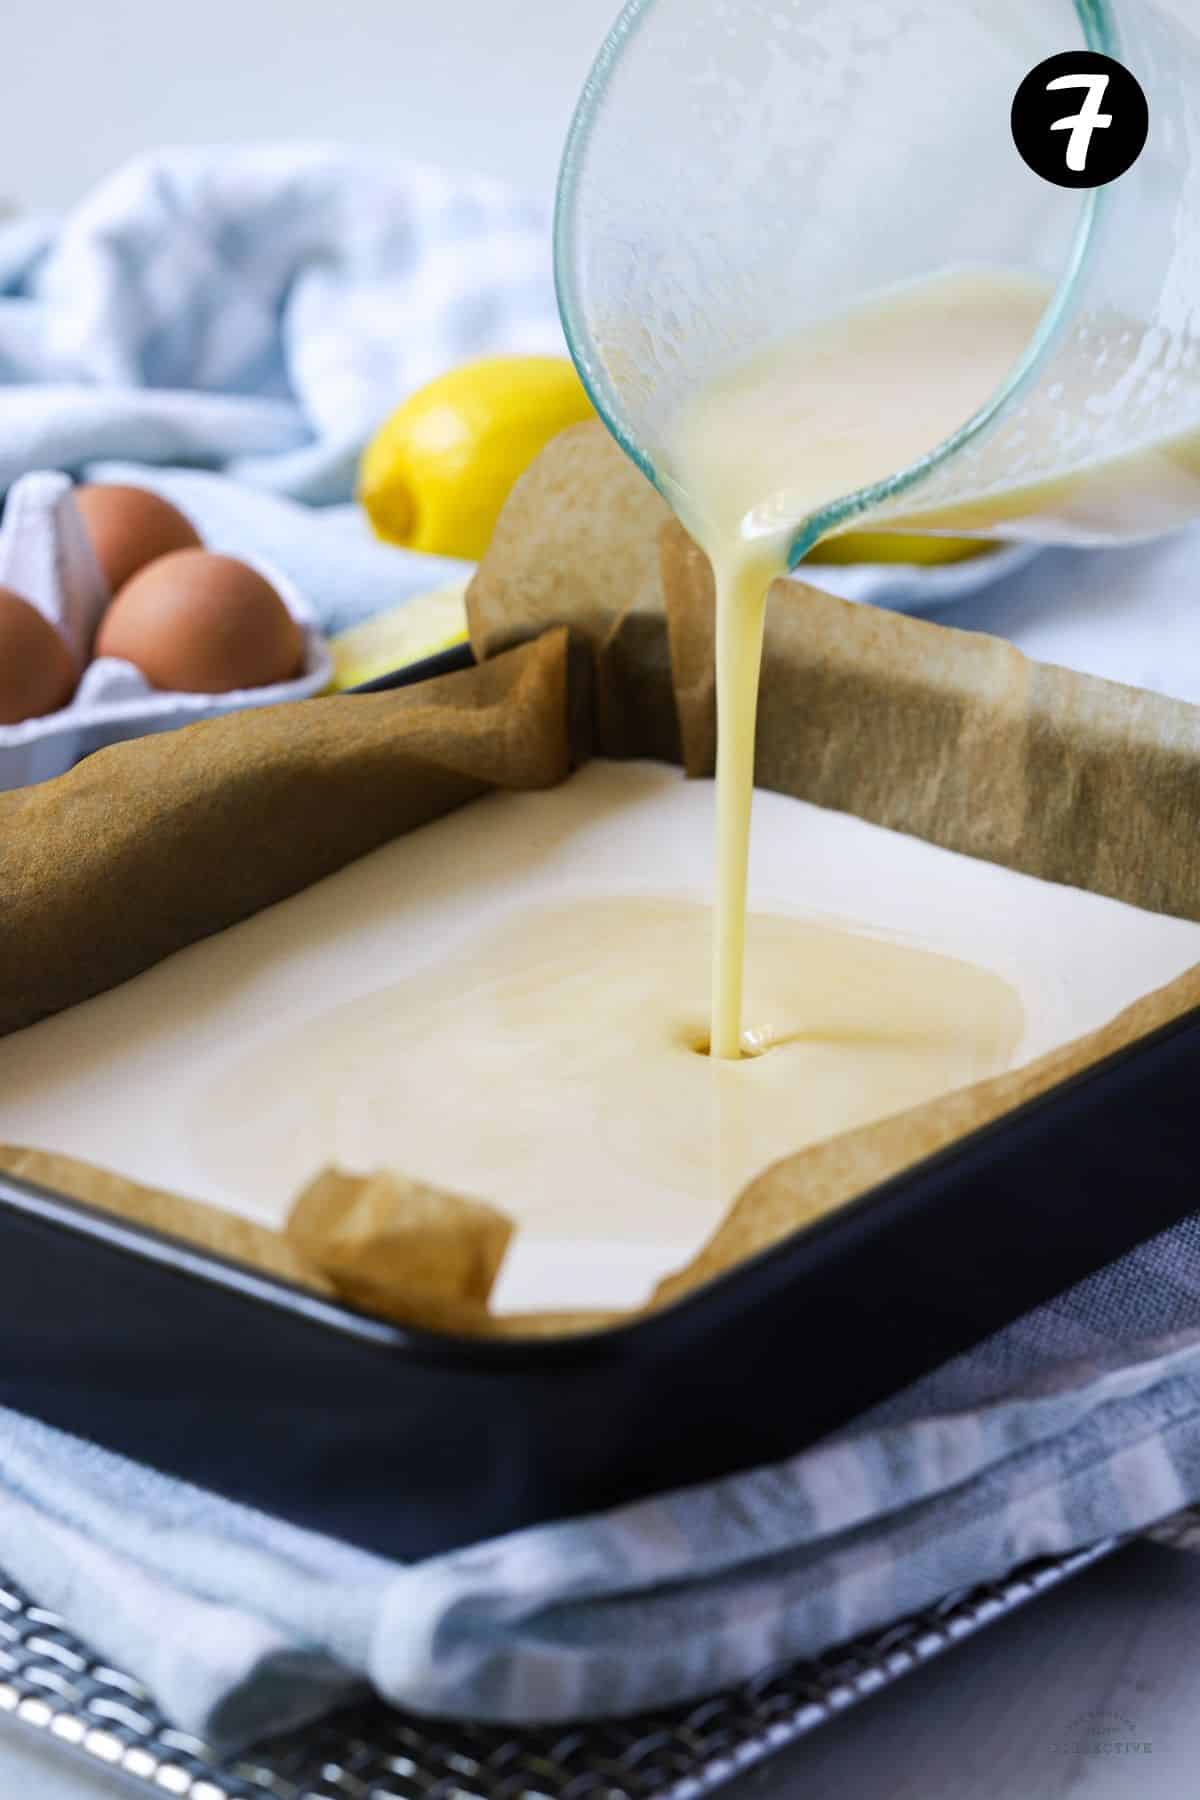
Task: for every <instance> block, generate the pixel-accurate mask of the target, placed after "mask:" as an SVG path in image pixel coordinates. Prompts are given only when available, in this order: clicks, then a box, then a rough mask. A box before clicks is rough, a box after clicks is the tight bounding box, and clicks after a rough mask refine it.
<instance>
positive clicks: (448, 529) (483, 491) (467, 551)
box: [358, 356, 593, 562]
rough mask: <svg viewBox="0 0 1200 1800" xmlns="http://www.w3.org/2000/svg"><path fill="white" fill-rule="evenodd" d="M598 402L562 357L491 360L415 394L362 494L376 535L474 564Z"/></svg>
mask: <svg viewBox="0 0 1200 1800" xmlns="http://www.w3.org/2000/svg"><path fill="white" fill-rule="evenodd" d="M591 417H593V411H592V403H591V401H590V400H589V399H588V397H587V394H586V393H585V392H584V388H583V383H582V382H581V381H580V379H579V377H578V375H577V374H576V373H575V370H574V367H573V366H572V365H571V363H569V362H567V361H566V359H565V358H563V357H556V356H489V357H485V358H483V359H482V360H481V361H478V362H471V363H464V364H463V366H462V367H461V368H458V369H451V370H449V371H448V372H447V373H446V374H445V375H439V376H438V377H437V379H436V380H434V381H431V382H429V383H428V385H427V386H425V387H423V388H420V389H418V391H417V392H416V393H415V394H411V395H410V396H409V398H408V399H407V400H406V401H405V402H404V404H403V406H401V407H399V408H398V409H397V411H396V412H394V413H393V414H392V416H391V418H390V419H388V420H387V421H386V422H385V423H384V424H383V425H382V426H381V427H380V429H379V431H378V432H377V433H376V435H375V437H374V438H373V439H372V441H371V443H370V444H369V445H368V446H367V449H366V451H365V453H364V455H363V459H362V465H361V467H360V470H359V488H358V492H359V498H360V500H361V501H362V504H363V506H364V507H365V508H366V511H367V516H368V518H369V519H370V521H371V524H372V526H373V527H374V530H375V532H376V534H377V536H379V537H381V538H383V539H384V540H385V542H387V543H390V544H402V545H404V547H405V548H406V549H409V550H424V551H427V552H429V553H430V554H432V555H436V556H460V557H463V558H465V559H467V560H469V561H472V562H475V561H478V559H479V558H480V557H481V556H482V555H483V553H484V551H485V550H486V549H487V547H488V544H489V542H490V541H491V536H492V532H493V530H494V528H495V524H496V520H497V519H498V518H499V516H500V509H501V507H502V506H503V505H504V502H505V500H506V499H507V498H508V495H509V492H510V491H511V489H512V487H513V484H514V483H515V482H516V480H517V479H518V477H519V476H521V475H522V474H524V472H525V470H526V469H527V468H528V467H529V465H530V463H531V462H532V461H533V460H534V458H535V457H536V456H537V455H538V454H539V452H540V451H541V450H543V449H544V448H545V446H546V445H547V444H548V443H549V442H550V439H551V438H553V437H557V436H558V434H559V432H560V431H565V430H566V428H567V426H568V425H577V424H578V423H579V422H580V420H582V419H589V418H591Z"/></svg>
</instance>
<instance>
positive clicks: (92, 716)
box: [0, 471, 333, 791]
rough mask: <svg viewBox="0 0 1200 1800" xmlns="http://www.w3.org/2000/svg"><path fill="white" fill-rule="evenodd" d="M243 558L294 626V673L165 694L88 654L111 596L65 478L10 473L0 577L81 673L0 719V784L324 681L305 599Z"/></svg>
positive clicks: (327, 660) (126, 668)
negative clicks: (56, 696)
mask: <svg viewBox="0 0 1200 1800" xmlns="http://www.w3.org/2000/svg"><path fill="white" fill-rule="evenodd" d="M243 560H244V561H245V562H247V563H249V564H250V565H251V567H253V568H255V569H257V570H258V572H259V574H261V575H262V576H264V577H265V579H266V580H267V581H269V582H270V584H271V586H272V587H273V588H274V589H275V591H276V593H277V594H278V595H279V597H280V599H281V600H282V601H283V603H284V605H285V606H286V607H287V609H288V611H289V612H290V613H291V615H292V617H293V618H294V619H295V620H296V623H297V624H298V625H299V626H300V628H301V630H302V631H303V633H304V669H303V672H302V673H301V674H300V675H298V676H296V677H295V678H294V679H293V680H291V681H280V682H276V683H273V684H272V685H271V686H270V687H258V688H241V689H237V690H236V691H234V692H232V693H228V694H185V693H166V692H164V691H162V690H161V689H158V688H154V687H152V686H151V685H150V683H149V682H148V681H147V680H146V677H145V676H144V675H143V674H142V673H141V671H140V670H139V669H135V668H134V666H133V664H132V663H128V662H124V661H122V660H120V659H119V658H117V657H114V656H102V657H98V658H97V659H96V660H95V661H94V662H88V656H89V653H90V650H91V645H92V640H93V638H94V637H95V634H96V628H97V626H98V625H99V623H100V619H101V617H102V615H103V613H104V611H105V609H106V608H107V607H108V605H109V604H110V602H111V599H112V595H111V594H110V593H109V590H108V585H107V583H106V582H105V579H104V576H103V574H102V573H101V571H100V567H99V564H98V563H97V561H96V558H95V556H94V555H93V552H92V547H91V544H90V542H89V540H88V536H87V532H86V530H85V529H84V524H83V518H82V515H81V513H80V511H79V508H78V506H77V505H76V503H75V497H74V492H73V488H72V483H71V480H70V477H69V476H66V475H60V474H58V473H57V472H54V471H45V472H38V473H35V474H31V475H26V476H24V477H23V478H22V479H21V480H20V481H18V482H17V483H16V484H15V486H14V487H13V488H12V489H11V490H10V492H9V496H8V501H7V504H6V506H5V509H4V521H3V526H2V527H0V586H2V587H7V588H11V589H12V590H13V592H14V593H17V594H20V595H21V597H22V599H25V600H28V601H29V602H30V603H31V604H32V605H33V606H35V607H36V608H37V610H38V611H39V612H40V613H41V614H42V615H43V617H44V618H46V619H48V620H49V622H50V623H51V624H52V625H53V626H55V627H56V628H57V630H58V631H59V632H60V633H61V635H62V636H63V637H64V638H65V640H66V642H67V644H68V646H69V648H70V649H71V651H72V653H73V654H74V657H75V660H76V664H77V666H78V667H79V668H81V669H82V671H83V672H82V676H81V679H80V682H79V686H78V688H77V689H76V691H75V694H74V697H73V698H72V699H71V701H70V702H69V704H68V705H66V706H64V707H62V708H60V710H59V711H58V712H55V713H48V714H47V715H46V716H45V717H44V718H38V719H25V720H23V721H22V722H21V723H20V724H19V725H0V791H2V790H5V789H9V788H18V787H28V786H30V785H31V784H32V783H33V782H37V781H49V780H50V779H51V778H52V777H53V776H55V775H62V774H64V773H65V772H66V770H68V769H70V768H73V767H74V765H75V764H76V763H77V762H78V761H79V760H80V759H81V758H82V757H84V756H90V755H91V753H92V751H93V750H100V749H103V747H104V746H105V745H106V744H116V743H121V742H123V741H124V740H125V739H126V738H136V737H145V736H148V735H149V734H150V733H151V732H157V731H174V730H176V729H178V727H179V726H181V725H193V724H195V723H196V721H197V720H199V719H215V718H217V717H219V716H220V715H221V714H223V713H231V712H243V711H245V710H246V709H248V708H249V707H253V706H274V705H277V704H278V703H279V702H280V701H283V700H304V699H307V698H308V697H309V696H310V695H312V694H319V693H320V692H321V690H322V689H323V688H325V687H327V686H328V685H329V682H330V680H331V678H332V675H333V661H332V658H331V656H330V652H329V648H328V646H327V644H326V643H325V640H324V639H323V638H322V636H321V634H320V632H319V631H318V629H317V624H316V616H315V614H314V612H313V609H312V607H311V606H310V605H309V603H308V601H307V600H306V599H305V597H304V596H303V594H301V593H300V592H299V590H298V589H297V587H296V586H295V583H294V582H292V581H290V580H289V579H288V578H287V576H285V575H282V574H281V573H280V571H279V570H278V569H275V568H272V567H271V566H270V565H269V564H267V563H266V562H264V561H262V560H261V559H259V558H256V557H252V556H247V557H244V558H243ZM85 665H86V666H85Z"/></svg>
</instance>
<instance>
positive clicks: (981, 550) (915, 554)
mask: <svg viewBox="0 0 1200 1800" xmlns="http://www.w3.org/2000/svg"><path fill="white" fill-rule="evenodd" d="M999 548H1000V545H999V544H993V543H990V542H989V541H988V540H987V539H986V538H963V537H924V536H919V535H918V534H917V533H916V532H911V531H846V532H842V533H840V534H839V535H838V536H837V537H831V538H826V539H824V541H823V542H822V543H819V544H818V545H817V546H816V548H815V549H813V550H810V551H809V553H808V555H807V556H806V557H805V559H804V560H805V562H810V563H916V564H919V565H920V566H922V567H924V568H932V567H934V566H935V565H936V564H938V563H956V562H965V561H966V560H967V558H968V557H972V556H986V555H987V554H988V553H989V552H990V551H994V550H998V549H999Z"/></svg>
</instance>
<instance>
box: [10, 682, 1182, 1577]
mask: <svg viewBox="0 0 1200 1800" xmlns="http://www.w3.org/2000/svg"><path fill="white" fill-rule="evenodd" d="M468 657H469V652H467V651H466V650H465V649H463V650H455V651H450V652H447V653H443V654H442V655H441V656H439V657H437V658H434V659H432V660H431V662H430V663H428V664H422V665H419V666H418V667H416V668H414V669H412V670H408V671H404V672H403V673H402V674H401V675H399V676H397V677H391V678H385V681H384V682H382V683H374V684H372V685H373V686H375V687H379V686H386V685H392V686H395V685H400V684H401V683H406V682H408V681H412V680H417V679H421V678H423V677H425V676H427V675H430V674H435V673H443V672H445V671H446V670H447V669H448V668H451V667H457V666H461V665H462V663H463V662H464V661H466V660H467V659H468ZM346 704H347V705H352V704H353V699H352V698H349V697H348V698H347V701H346ZM1198 1092H1200V1009H1197V1010H1196V1011H1195V1012H1193V1013H1190V1014H1188V1015H1187V1016H1186V1017H1184V1018H1183V1019H1180V1020H1178V1021H1176V1022H1174V1023H1173V1024H1171V1025H1169V1026H1167V1027H1164V1028H1163V1029H1162V1030H1160V1031H1158V1032H1156V1033H1154V1034H1153V1035H1152V1036H1150V1037H1148V1038H1145V1039H1143V1040H1141V1041H1140V1042H1139V1043H1137V1044H1135V1045H1132V1046H1130V1047H1128V1048H1127V1049H1125V1050H1123V1051H1121V1052H1120V1053H1118V1054H1117V1055H1115V1056H1113V1057H1111V1058H1109V1059H1107V1060H1106V1061H1105V1062H1103V1063H1100V1064H1097V1065H1096V1066H1094V1067H1093V1068H1091V1069H1088V1070H1086V1071H1084V1072H1083V1073H1081V1074H1079V1075H1077V1076H1075V1077H1074V1078H1073V1079H1072V1080H1070V1081H1068V1082H1066V1083H1064V1084H1062V1085H1061V1086H1060V1087H1058V1088H1056V1089H1054V1090H1053V1091H1052V1092H1050V1093H1048V1094H1044V1095H1042V1096H1040V1097H1039V1098H1037V1099H1035V1100H1033V1101H1031V1102H1030V1103H1029V1104H1027V1105H1026V1106H1024V1107H1021V1108H1020V1109H1018V1110H1017V1111H1014V1112H1012V1113H1009V1114H1007V1115H1005V1116H1004V1117H1003V1118H1001V1119H999V1120H996V1121H994V1122H993V1123H992V1124H990V1125H988V1126H986V1127H985V1128H984V1129H983V1130H981V1131H978V1132H976V1133H974V1134H973V1135H971V1136H970V1137H967V1138H965V1139H963V1140H961V1141H960V1142H958V1143H956V1144H954V1145H952V1146H950V1147H949V1148H947V1149H945V1150H943V1151H942V1152H941V1153H939V1154H938V1155H936V1156H934V1157H931V1158H930V1159H929V1160H927V1161H925V1162H923V1163H921V1164H919V1165H917V1166H916V1167H914V1168H911V1169H908V1170H906V1171H904V1172H903V1173H902V1174H901V1175H899V1176H897V1177H895V1178H894V1179H892V1180H890V1181H888V1182H886V1183H884V1184H883V1185H882V1186H880V1187H878V1188H876V1189H875V1190H873V1191H872V1192H870V1193H868V1194H865V1195H863V1196H862V1197H860V1198H859V1199H857V1200H855V1201H852V1202H851V1203H849V1204H848V1205H846V1206H844V1207H842V1208H840V1209H839V1210H838V1211H837V1212H835V1213H833V1214H831V1215H829V1216H827V1217H825V1218H823V1219H821V1220H819V1221H817V1222H816V1223H814V1224H812V1225H810V1226H808V1227H806V1228H804V1229H803V1230H800V1231H797V1232H795V1233H794V1234H792V1235H791V1236H790V1237H788V1238H787V1239H785V1240H784V1241H783V1242H782V1243H780V1244H778V1245H777V1246H775V1247H773V1248H772V1249H770V1250H768V1251H766V1252H764V1253H762V1254H761V1255H759V1256H757V1257H755V1258H753V1259H751V1260H749V1261H747V1262H746V1263H744V1264H742V1265H741V1266H740V1267H738V1268H737V1269H735V1270H733V1271H731V1272H729V1273H728V1274H726V1275H724V1276H722V1277H720V1278H719V1279H717V1280H715V1281H713V1282H712V1283H710V1284H709V1285H708V1286H706V1287H705V1288H703V1289H701V1290H699V1291H698V1292H695V1293H692V1294H690V1295H688V1296H686V1297H685V1298H683V1299H681V1300H679V1301H677V1302H675V1303H674V1304H673V1305H671V1306H669V1307H667V1308H665V1309H664V1310H662V1311H661V1312H657V1313H655V1314H653V1315H651V1316H649V1317H645V1318H642V1319H638V1320H635V1321H633V1322H631V1323H629V1324H626V1325H622V1326H619V1327H617V1328H615V1329H612V1330H608V1331H603V1332H595V1333H590V1334H587V1335H583V1336H576V1337H569V1338H565V1339H557V1340H538V1341H531V1342H526V1343H519V1342H490V1341H480V1340H472V1339H466V1338H456V1337H453V1336H449V1335H439V1334H434V1333H429V1332H424V1331H419V1330H412V1329H405V1328H401V1327H399V1326H395V1325H392V1324H390V1323H386V1322H384V1321H382V1320H379V1319H375V1318H372V1317H370V1316H368V1315H366V1314H363V1313H359V1312H356V1311H354V1310H353V1309H351V1308H349V1307H345V1306H341V1305H339V1304H337V1303H334V1302H330V1301H325V1300H322V1299H319V1298H317V1297H314V1296H313V1295H311V1294H309V1293H306V1292H303V1291H301V1290H299V1289H296V1288H293V1287H291V1286H289V1285H288V1284H286V1283H284V1282H281V1281H279V1280H276V1279H274V1278H271V1277H268V1276H265V1275H260V1274H258V1273H256V1272H254V1271H252V1270H250V1269H248V1268H243V1267H241V1266H239V1265H236V1264H233V1263H229V1262H226V1261H224V1260H222V1259H221V1258H218V1257H216V1256H212V1255H210V1254H207V1253H205V1252H203V1251H200V1250H197V1249H194V1248H192V1247H191V1246H189V1245H186V1244H183V1243H181V1242H179V1241H178V1240H174V1239H170V1238H166V1237H163V1236H161V1235H159V1234H156V1233H154V1232H152V1231H149V1230H146V1229H143V1228H141V1227H137V1226H134V1225H129V1224H126V1223H123V1222H121V1221H118V1220H116V1219H114V1218H112V1217H110V1216H109V1215H108V1214H105V1213H102V1212H99V1211H96V1210H93V1209H92V1208H89V1207H87V1206H84V1205H81V1204H79V1203H77V1202H75V1201H72V1200H70V1199H67V1198H65V1197H64V1196H62V1195H59V1194H55V1193H52V1192H50V1191H48V1190H46V1189H44V1188H39V1187H37V1186H35V1185H33V1184H31V1183H28V1182H24V1181H18V1180H14V1179H12V1178H8V1177H0V1276H2V1282H3V1286H2V1290H0V1291H2V1293H3V1301H4V1304H3V1307H2V1308H0V1403H2V1404H3V1405H5V1406H9V1407H12V1408H14V1409H16V1410H17V1411H20V1412H23V1413H27V1414H30V1415H32V1416H34V1417H37V1418H40V1419H43V1420H45V1421H46V1422H47V1423H49V1424H51V1425H55V1426H58V1427H60V1428H62V1429H63V1430H66V1431H70V1432H74V1433H76V1434H78V1435H79V1436H81V1437H84V1438H87V1439H90V1440H91V1441H93V1442H95V1443H98V1444H102V1445H105V1446H106V1447H108V1448H110V1449H112V1450H115V1451H118V1452H121V1453H123V1454H125V1455H127V1456H130V1457H133V1458H136V1459H137V1460H139V1461H142V1462H144V1463H148V1464H150V1465H151V1466H153V1467H155V1468H159V1469H162V1470H164V1471H167V1472H169V1473H172V1474H174V1475H177V1476H179V1477H181V1478H183V1479H185V1480H187V1481H190V1482H193V1483H196V1484H197V1485H199V1486H201V1487H206V1488H209V1489H212V1490H215V1491H217V1492H219V1493H222V1494H225V1495H227V1496H229V1497H230V1498H232V1499H235V1500H239V1501H242V1502H244V1503H246V1504H248V1505H251V1506H256V1507H259V1508H261V1509H263V1510H265V1511H267V1512H269V1513H274V1514H276V1515H277V1516H279V1517H281V1518H284V1519H288V1520H291V1521H292V1522H294V1523H296V1524H298V1525H301V1526H306V1527H309V1528H310V1529H313V1530H316V1531H321V1532H327V1533H331V1534H332V1535H334V1536H337V1537H340V1538H342V1539H344V1540H346V1541H348V1542H351V1543H354V1544H359V1545H361V1546H363V1547H365V1548H367V1549H370V1550H373V1551H376V1552H378V1553H380V1554H382V1555H386V1556H393V1557H399V1558H414V1557H420V1556H426V1555H430V1554H433V1553H436V1552H438V1551H444V1550H449V1549H451V1548H454V1547H456V1546H458V1545H462V1544H467V1543H471V1542H474V1541H477V1540H479V1539H481V1538H485V1537H489V1536H493V1535H496V1534H498V1533H501V1532H505V1531H510V1530H513V1529H516V1528H518V1527H520V1526H524V1525H530V1524H533V1523H535V1522H538V1521H540V1520H545V1519H550V1518H560V1517H565V1516H567V1515H571V1514H579V1513H582V1512H588V1511H593V1510H597V1509H601V1508H604V1507H609V1506H613V1505H616V1504H618V1503H620V1502H623V1501H628V1500H632V1499H635V1498H637V1497H639V1496H642V1495H645V1494H648V1493H653V1492H661V1491H663V1490H666V1489H669V1488H674V1487H679V1486H683V1485H686V1484H688V1483H693V1482H698V1481H704V1480H709V1479H712V1478H715V1477H717V1476H720V1475H723V1474H727V1473H729V1472H731V1471H733V1470H736V1469H742V1468H748V1467H752V1466H755V1465H757V1464H762V1463H771V1462H775V1461H778V1460H781V1459H783V1458H785V1457H788V1456H792V1455H794V1454H796V1453H797V1452H798V1451H800V1450H802V1449H804V1448H805V1447H806V1446H807V1445H809V1444H811V1443H813V1442H814V1441H815V1440H816V1439H818V1438H820V1437H822V1436H824V1435H825V1434H826V1433H828V1432H830V1431H831V1430H834V1429H835V1428H837V1427H840V1426H843V1425H845V1424H846V1423H848V1422H849V1421H850V1420H851V1419H852V1418H854V1417H855V1416H856V1415H857V1414H858V1413H860V1412H862V1411H863V1410H864V1409H865V1408H867V1407H869V1406H871V1405H873V1404H875V1403H876V1402H878V1401H880V1400H882V1399H884V1398H886V1397H887V1396H888V1395H890V1394H892V1393H894V1392H896V1391H897V1390H898V1389H899V1388H900V1387H902V1386H904V1385H905V1384H907V1383H908V1382H910V1381H912V1380H914V1379H915V1378H916V1377H918V1376H920V1375H922V1374H924V1373H926V1372H928V1371H929V1370H930V1369H932V1368H934V1367H936V1366H937V1365H938V1364H939V1363H941V1362H943V1361H945V1360H946V1359H947V1358H948V1357H950V1356H953V1355H955V1354H957V1353H958V1352H960V1351H962V1350H964V1349H966V1348H967V1347H969V1346H970V1345H971V1344H973V1343H976V1342H978V1341H979V1340H980V1339H981V1338H983V1337H985V1336H986V1335H988V1334H989V1333H990V1332H992V1331H995V1330H997V1329H998V1328H1000V1327H1001V1326H1003V1325H1005V1324H1007V1323H1008V1322H1010V1321H1011V1320H1012V1319H1014V1318H1016V1317H1017V1316H1019V1315H1020V1314H1021V1313H1023V1312H1025V1311H1027V1310H1028V1309H1029V1308H1031V1307H1033V1306H1035V1305H1038V1304H1039V1303H1041V1302H1042V1301H1044V1300H1047V1299H1049V1298H1051V1297H1052V1296H1053V1295H1054V1294H1056V1293H1059V1292H1061V1291H1062V1290H1063V1289H1064V1288H1067V1287H1069V1286H1070V1285H1072V1284H1073V1283H1074V1282H1076V1281H1078V1280H1080V1279H1082V1278H1083V1277H1084V1276H1085V1275H1088V1274H1090V1273H1092V1272H1093V1271H1095V1270H1096V1269H1098V1268H1101V1267H1102V1266H1103V1265H1104V1264H1106V1263H1108V1262H1111V1261H1112V1260H1114V1259H1115V1258H1116V1257H1119V1256H1120V1255H1122V1254H1123V1253H1124V1252H1126V1251H1127V1250H1130V1249H1132V1248H1133V1247H1134V1246H1135V1245H1136V1244H1138V1243H1140V1242H1143V1241H1144V1240H1145V1239H1147V1238H1149V1237H1151V1236H1153V1235H1154V1234H1155V1233H1156V1232H1159V1231H1161V1230H1164V1229H1165V1228H1167V1227H1168V1226H1170V1225H1172V1224H1174V1223H1176V1222H1177V1221H1179V1220H1180V1219H1182V1218H1184V1217H1185V1216H1187V1215H1188V1214H1189V1213H1191V1212H1193V1211H1196V1210H1200V1171H1198V1164H1197V1155H1196V1148H1195V1145H1196V1105H1197V1102H1196V1095H1197V1093H1198ZM147 1103H148V1104H150V1103H152V1096H149V1095H148V1096H147Z"/></svg>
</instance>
